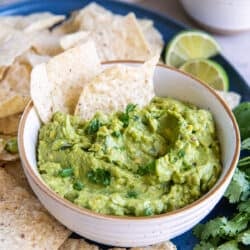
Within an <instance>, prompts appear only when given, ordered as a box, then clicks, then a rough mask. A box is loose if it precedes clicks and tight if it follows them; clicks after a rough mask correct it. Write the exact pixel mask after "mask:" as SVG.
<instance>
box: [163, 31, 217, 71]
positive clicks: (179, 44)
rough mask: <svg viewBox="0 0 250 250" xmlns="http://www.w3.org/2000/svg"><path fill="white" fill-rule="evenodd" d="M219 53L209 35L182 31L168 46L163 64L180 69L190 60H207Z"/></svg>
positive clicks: (215, 43)
mask: <svg viewBox="0 0 250 250" xmlns="http://www.w3.org/2000/svg"><path fill="white" fill-rule="evenodd" d="M219 51H220V47H219V45H218V43H217V42H216V41H215V40H214V38H213V37H211V36H210V35H208V34H206V33H204V32H200V31H184V32H181V33H179V34H178V35H176V36H175V37H174V38H173V39H172V40H171V41H170V42H169V44H168V46H167V49H166V54H165V63H166V64H168V65H170V66H173V67H180V66H181V65H182V64H183V63H185V62H186V61H188V60H190V59H196V58H205V59H206V58H209V57H211V56H214V55H216V54H217V53H218V52H219Z"/></svg>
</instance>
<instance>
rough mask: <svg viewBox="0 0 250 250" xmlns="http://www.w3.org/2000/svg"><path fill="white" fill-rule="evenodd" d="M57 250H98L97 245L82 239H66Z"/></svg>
mask: <svg viewBox="0 0 250 250" xmlns="http://www.w3.org/2000/svg"><path fill="white" fill-rule="evenodd" d="M58 250H99V247H98V246H96V245H94V244H89V243H87V242H86V241H85V240H84V239H67V240H66V241H65V242H64V243H63V244H62V245H61V246H60V248H59V249H58Z"/></svg>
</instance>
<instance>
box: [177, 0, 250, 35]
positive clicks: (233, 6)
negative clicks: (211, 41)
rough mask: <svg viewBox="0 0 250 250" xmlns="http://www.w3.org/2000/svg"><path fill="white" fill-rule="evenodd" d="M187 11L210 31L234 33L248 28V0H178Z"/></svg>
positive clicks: (249, 17)
mask: <svg viewBox="0 0 250 250" xmlns="http://www.w3.org/2000/svg"><path fill="white" fill-rule="evenodd" d="M180 2H181V3H182V5H183V7H184V9H185V10H186V11H187V13H188V14H189V15H190V16H191V17H192V18H194V19H195V20H196V21H198V22H199V23H200V24H202V25H204V26H206V27H207V28H209V29H210V30H212V31H216V32H219V33H234V32H239V31H243V30H248V29H250V1H249V0H180Z"/></svg>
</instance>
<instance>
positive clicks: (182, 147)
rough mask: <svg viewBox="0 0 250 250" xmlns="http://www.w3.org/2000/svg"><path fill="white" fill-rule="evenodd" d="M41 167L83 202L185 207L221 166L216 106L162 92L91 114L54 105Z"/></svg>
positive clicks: (122, 211) (109, 208)
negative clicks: (72, 113)
mask: <svg viewBox="0 0 250 250" xmlns="http://www.w3.org/2000/svg"><path fill="white" fill-rule="evenodd" d="M38 167H39V171H40V174H41V176H42V178H43V180H44V181H45V182H46V183H47V184H48V186H49V187H50V188H51V189H53V190H54V191H55V192H56V193H57V194H59V195H60V196H62V197H64V198H66V199H68V200H70V201H71V202H73V203H75V204H77V205H78V206H80V207H84V208H88V209H91V210H93V211H96V212H98V213H102V214H112V215H132V216H145V215H146V216H149V215H155V214H161V213H164V212H167V211H172V210H175V209H178V208H181V207H184V206H186V205H187V204H190V203H192V202H193V201H195V200H197V199H198V198H199V197H201V196H202V195H203V194H205V193H206V192H207V191H208V190H209V189H211V187H212V186H213V185H214V184H215V182H216V180H217V179H218V177H219V175H220V172H221V162H220V149H219V142H218V139H217V136H216V130H215V124H214V121H213V117H212V115H211V113H210V112H209V111H206V110H204V109H199V108H197V107H195V106H193V105H190V104H186V103H182V102H180V101H177V100H174V99H171V98H160V97H155V98H154V99H152V101H151V102H150V103H149V104H148V105H147V106H146V107H144V108H138V107H137V106H136V105H134V104H129V105H128V106H127V108H126V110H125V111H124V112H117V113H114V114H110V115H105V114H103V113H96V114H95V116H94V117H93V118H92V119H91V120H89V121H83V120H81V119H80V118H79V117H76V116H70V115H67V114H63V113H60V112H58V113H55V114H54V116H53V119H52V120H51V122H49V123H47V124H45V125H43V126H42V127H41V129H40V132H39V142H38Z"/></svg>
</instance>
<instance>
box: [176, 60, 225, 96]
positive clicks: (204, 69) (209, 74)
mask: <svg viewBox="0 0 250 250" xmlns="http://www.w3.org/2000/svg"><path fill="white" fill-rule="evenodd" d="M180 69H181V70H182V71H185V72H187V73H189V74H191V75H192V76H194V77H196V78H198V79H199V80H201V81H203V82H205V83H207V84H208V85H209V86H210V87H212V88H214V89H217V90H223V91H227V90H228V88H229V81H228V76H227V73H226V72H225V70H224V69H223V68H222V66H221V65H219V64H218V63H216V62H213V61H211V60H208V59H194V60H190V61H187V62H186V63H184V64H183V65H182V66H181V67H180Z"/></svg>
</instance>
